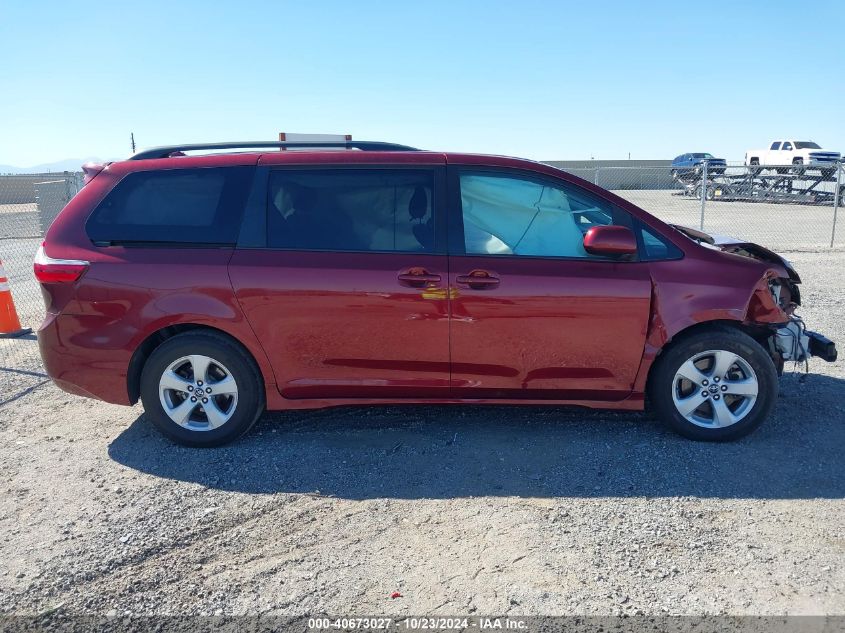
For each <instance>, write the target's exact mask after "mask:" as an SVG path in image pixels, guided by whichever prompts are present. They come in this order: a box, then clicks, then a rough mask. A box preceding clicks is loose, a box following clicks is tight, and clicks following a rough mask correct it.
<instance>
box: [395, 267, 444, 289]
mask: <svg viewBox="0 0 845 633" xmlns="http://www.w3.org/2000/svg"><path fill="white" fill-rule="evenodd" d="M397 278H398V279H399V281H400V282H402V283H403V284H404V285H406V286H411V287H413V288H425V287H426V286H428V285H429V284H436V283H437V282H439V281H440V275H436V274H433V273H430V272H428V271H427V270H426V269H425V268H422V267H419V266H415V267H413V268H409V269H407V270H403V271H402V272H400V273H399V275H398V276H397Z"/></svg>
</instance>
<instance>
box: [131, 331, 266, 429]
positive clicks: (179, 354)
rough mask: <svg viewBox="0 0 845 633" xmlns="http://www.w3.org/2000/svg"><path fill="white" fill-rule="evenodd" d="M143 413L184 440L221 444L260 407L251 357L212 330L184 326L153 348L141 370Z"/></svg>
mask: <svg viewBox="0 0 845 633" xmlns="http://www.w3.org/2000/svg"><path fill="white" fill-rule="evenodd" d="M141 401H142V402H143V403H144V410H145V412H146V415H147V418H148V419H149V420H151V421H152V422H153V424H155V426H156V427H157V428H158V429H159V430H160V431H161V432H162V433H163V434H164V435H166V436H167V437H169V438H170V439H172V440H174V441H175V442H178V443H180V444H184V445H187V446H220V445H221V444H226V443H227V442H231V441H232V440H234V439H236V438H238V437H240V436H241V435H243V434H244V433H246V432H247V431H248V430H249V429H250V427H252V425H253V424H254V423H255V421H256V420H257V419H258V417H259V416H260V415H261V412H262V411H263V410H264V389H263V383H262V381H261V374H260V372H259V370H258V367H257V366H256V365H255V361H254V360H253V359H252V357H251V356H250V355H249V353H247V351H246V350H244V349H243V348H242V347H241V346H240V345H238V344H237V343H235V342H234V341H232V340H230V339H229V338H227V337H225V336H223V335H220V334H216V333H214V332H186V333H184V334H179V335H176V336H174V337H172V338H169V339H167V340H166V341H165V342H164V343H162V344H161V345H160V346H159V347H157V348H156V349H155V351H153V353H152V354H151V355H150V357H149V359H148V360H147V362H146V364H145V365H144V370H143V372H142V373H141Z"/></svg>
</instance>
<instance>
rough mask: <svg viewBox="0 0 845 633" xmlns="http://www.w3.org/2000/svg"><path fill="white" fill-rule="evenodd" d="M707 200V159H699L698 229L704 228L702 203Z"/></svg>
mask: <svg viewBox="0 0 845 633" xmlns="http://www.w3.org/2000/svg"><path fill="white" fill-rule="evenodd" d="M706 201H707V161H706V160H703V161H701V219H700V220H699V222H698V230H699V231H703V230H704V205H705V204H706Z"/></svg>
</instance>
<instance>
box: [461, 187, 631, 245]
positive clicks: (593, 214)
mask: <svg viewBox="0 0 845 633" xmlns="http://www.w3.org/2000/svg"><path fill="white" fill-rule="evenodd" d="M460 183H461V210H462V215H463V225H464V245H465V248H466V253H467V254H471V255H526V256H538V257H578V258H593V257H598V256H595V255H590V254H589V253H587V251H586V250H584V245H583V242H584V235H585V234H586V232H587V231H588V230H589V229H590V227H593V226H597V225H609V224H623V225H626V226H627V225H629V223H630V220H629V218H628V217H627V215H626V214H624V213H623V212H621V211H619V210H618V209H616V208H615V207H614V206H613V205H611V204H610V203H608V202H606V201H603V200H601V199H599V198H596V197H594V196H593V195H592V194H590V193H589V192H586V191H583V190H581V189H579V188H578V187H575V186H567V185H565V184H559V183H556V184H552V183H551V182H547V181H542V180H535V179H532V178H528V177H514V176H505V175H499V174H489V173H472V172H464V173H462V174H461V176H460Z"/></svg>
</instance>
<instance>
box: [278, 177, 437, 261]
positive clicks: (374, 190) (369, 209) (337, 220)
mask: <svg viewBox="0 0 845 633" xmlns="http://www.w3.org/2000/svg"><path fill="white" fill-rule="evenodd" d="M433 194H434V182H433V173H432V172H427V171H417V170H379V169H372V170H364V169H335V170H313V171H312V170H307V171H306V170H279V171H275V172H273V173H272V174H271V177H270V186H269V201H268V205H267V206H268V208H267V236H268V246H270V247H271V248H289V249H295V250H331V251H387V252H390V251H393V252H397V251H398V252H426V251H433V250H434V213H433V210H434V207H433Z"/></svg>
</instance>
